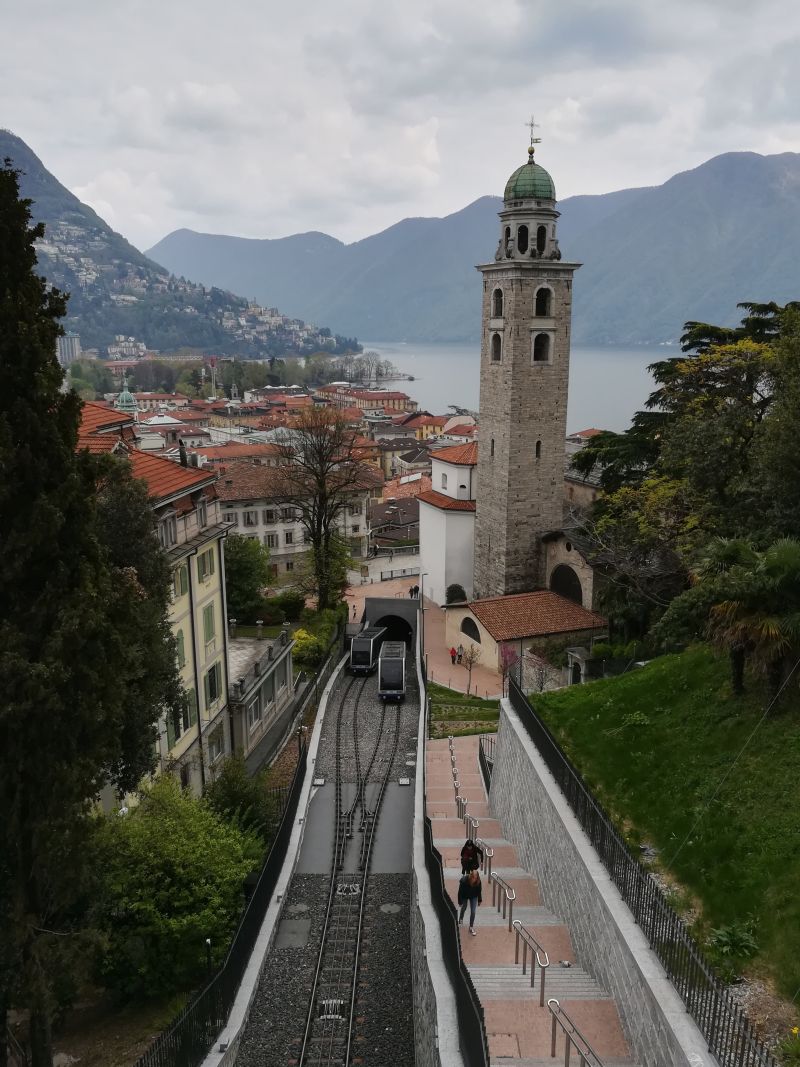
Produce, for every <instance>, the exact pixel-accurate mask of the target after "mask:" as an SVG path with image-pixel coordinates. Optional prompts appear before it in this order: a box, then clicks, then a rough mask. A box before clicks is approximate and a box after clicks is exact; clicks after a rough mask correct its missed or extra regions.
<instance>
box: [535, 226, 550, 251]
mask: <svg viewBox="0 0 800 1067" xmlns="http://www.w3.org/2000/svg"><path fill="white" fill-rule="evenodd" d="M546 247H547V227H546V226H539V227H538V229H537V230H536V251H537V252H539V253H541V252H544V250H545V248H546Z"/></svg>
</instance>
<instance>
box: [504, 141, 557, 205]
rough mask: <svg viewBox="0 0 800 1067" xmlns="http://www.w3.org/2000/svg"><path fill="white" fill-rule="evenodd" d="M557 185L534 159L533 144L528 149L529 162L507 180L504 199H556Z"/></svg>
mask: <svg viewBox="0 0 800 1067" xmlns="http://www.w3.org/2000/svg"><path fill="white" fill-rule="evenodd" d="M555 198H556V187H555V185H554V184H553V179H552V178H551V177H550V175H549V174H548V173H547V171H546V170H545V169H544V167H540V166H539V164H538V163H535V162H534V159H533V146H532V145H531V147H530V148H529V149H528V162H527V163H523V165H522V166H521V167H518V168H517V169H516V170H515V171H514V173H513V174H512V175H511V177H510V178H509V179H508V181H507V182H506V191H505V193H504V194H503V199H504V200H505V201H506V203H508V201H509V200H555Z"/></svg>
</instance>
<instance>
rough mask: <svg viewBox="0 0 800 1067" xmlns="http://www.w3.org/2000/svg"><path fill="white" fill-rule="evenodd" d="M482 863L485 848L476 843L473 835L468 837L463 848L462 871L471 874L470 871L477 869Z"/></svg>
mask: <svg viewBox="0 0 800 1067" xmlns="http://www.w3.org/2000/svg"><path fill="white" fill-rule="evenodd" d="M482 863H483V849H482V848H480V847H479V846H478V845H476V844H475V842H474V841H473V840H472V838H471V837H468V838H467V840H466V841H465V842H464V847H463V848H462V849H461V873H462V874H469V872H470V871H477V869H478V868H479V867H480V866H481V864H482Z"/></svg>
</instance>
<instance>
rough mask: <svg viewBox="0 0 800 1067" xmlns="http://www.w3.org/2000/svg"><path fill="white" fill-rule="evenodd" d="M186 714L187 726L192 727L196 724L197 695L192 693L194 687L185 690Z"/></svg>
mask: <svg viewBox="0 0 800 1067" xmlns="http://www.w3.org/2000/svg"><path fill="white" fill-rule="evenodd" d="M186 704H187V707H186V714H187V715H188V717H189V725H190V726H194V724H195V723H196V722H197V693H195V691H194V686H192V688H191V689H187V690H186Z"/></svg>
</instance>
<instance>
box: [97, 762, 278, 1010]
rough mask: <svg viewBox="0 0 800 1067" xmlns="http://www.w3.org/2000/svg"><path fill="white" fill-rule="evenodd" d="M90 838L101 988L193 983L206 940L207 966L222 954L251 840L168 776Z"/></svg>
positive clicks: (142, 992) (150, 991)
mask: <svg viewBox="0 0 800 1067" xmlns="http://www.w3.org/2000/svg"><path fill="white" fill-rule="evenodd" d="M98 836H99V855H98V858H97V862H98V867H99V869H100V870H101V871H102V878H103V890H102V903H101V905H100V909H99V911H100V922H101V925H102V927H103V930H104V933H105V936H106V939H107V944H108V947H107V951H106V952H105V954H104V956H103V958H102V960H101V961H100V971H101V974H102V978H103V980H104V982H105V984H106V986H107V987H108V988H109V989H112V990H114V991H116V992H118V993H121V994H123V995H125V996H127V997H155V996H165V995H168V994H170V993H173V992H175V991H177V990H186V989H190V988H192V986H194V985H196V984H197V982H198V981H199V980H200V979H201V978H202V977H203V976H204V974H205V969H206V938H210V939H211V950H212V959H213V960H214V962H215V963H218V962H219V961H220V960H221V959H222V957H223V956H224V955H225V952H226V951H227V948H228V943H229V941H230V938H231V935H232V934H233V931H234V928H235V926H236V921H237V919H238V916H239V913H240V910H241V906H242V902H243V893H242V884H243V882H244V879H245V878H246V877H247V875H248V874H249V873H250V872H251V871H252V870H253V869H254V868H255V867H256V866H257V865H258V864H259V862H260V861H261V859H262V856H263V851H264V850H263V844H262V842H261V840H260V838H259V837H258V835H257V834H255V833H254V832H252V831H245V830H243V829H242V828H241V827H239V826H236V825H234V824H233V823H231V822H227V821H226V820H225V819H223V818H222V817H221V816H220V815H219V814H217V812H216V811H214V810H212V808H211V806H210V805H209V804H207V803H206V802H205V801H203V800H197V799H196V798H194V797H192V796H190V795H189V794H188V793H185V792H183V791H182V790H181V788H180V786H179V784H178V783H177V782H176V781H175V779H174V778H172V776H171V775H165V776H164V777H162V778H160V779H159V780H158V781H157V782H156V783H155V784H154V785H153V786H152V787H151V788H150V789H149V790H148V791H147V792H146V793H145V794H144V797H143V799H142V802H141V804H140V805H139V806H138V807H136V808H134V809H133V811H131V812H130V813H128V814H126V815H124V816H119V815H111V816H108V817H106V818H105V819H103V820H102V825H101V826H100V829H99V835H98Z"/></svg>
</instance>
